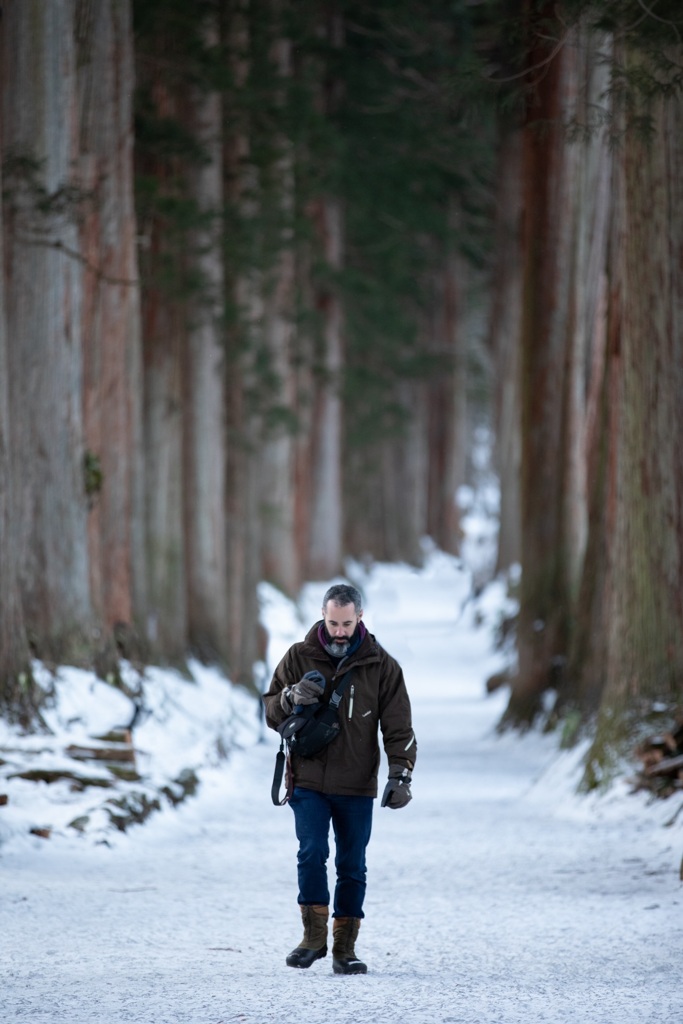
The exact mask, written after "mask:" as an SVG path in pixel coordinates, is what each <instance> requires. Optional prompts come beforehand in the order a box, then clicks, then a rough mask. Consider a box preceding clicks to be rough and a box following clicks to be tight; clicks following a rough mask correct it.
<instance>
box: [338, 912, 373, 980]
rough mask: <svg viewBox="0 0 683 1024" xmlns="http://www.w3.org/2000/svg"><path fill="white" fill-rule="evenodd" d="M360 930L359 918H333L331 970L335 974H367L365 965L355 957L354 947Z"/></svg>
mask: <svg viewBox="0 0 683 1024" xmlns="http://www.w3.org/2000/svg"><path fill="white" fill-rule="evenodd" d="M359 928H360V918H359V917H335V919H334V924H333V925H332V934H333V936H334V943H333V945H332V970H333V971H334V973H335V974H367V973H368V968H367V964H364V963H363V961H362V960H359V959H358V957H357V956H356V951H355V949H354V946H355V944H356V939H357V938H358V929H359Z"/></svg>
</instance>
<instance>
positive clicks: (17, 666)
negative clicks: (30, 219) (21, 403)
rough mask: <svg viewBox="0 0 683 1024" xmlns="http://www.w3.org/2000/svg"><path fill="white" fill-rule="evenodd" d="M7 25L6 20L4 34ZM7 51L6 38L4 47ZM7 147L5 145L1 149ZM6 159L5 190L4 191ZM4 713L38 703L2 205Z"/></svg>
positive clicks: (26, 712) (0, 693) (0, 622)
mask: <svg viewBox="0 0 683 1024" xmlns="http://www.w3.org/2000/svg"><path fill="white" fill-rule="evenodd" d="M1 34H2V26H1V25H0V39H1ZM2 52H3V49H2V44H1V42H0V53H2ZM1 152H2V147H1V146H0V153H1ZM1 186H2V162H1V161H0V194H1V191H2V188H1ZM0 268H1V269H2V270H3V272H2V273H0V480H1V481H2V482H3V483H2V486H0V580H1V581H2V585H0V713H2V714H6V715H7V716H8V717H10V718H14V717H15V716H16V717H19V718H20V719H22V718H23V719H26V718H30V716H31V713H32V711H33V707H34V704H35V699H36V696H37V695H36V694H35V693H34V692H33V685H32V681H31V674H30V671H29V649H28V643H27V637H26V630H25V627H24V616H23V609H22V603H21V591H20V588H19V574H18V571H17V562H16V554H17V551H18V542H17V537H16V532H17V526H18V523H19V520H18V517H17V516H16V515H14V514H13V504H12V502H13V486H12V474H11V446H12V435H11V432H10V418H9V380H8V373H7V368H8V352H7V329H6V322H5V280H4V259H3V217H2V206H1V205H0Z"/></svg>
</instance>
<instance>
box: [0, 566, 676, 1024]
mask: <svg viewBox="0 0 683 1024" xmlns="http://www.w3.org/2000/svg"><path fill="white" fill-rule="evenodd" d="M349 575H350V576H351V577H352V578H353V581H354V582H356V583H357V584H359V585H360V586H361V588H362V589H363V591H364V594H365V599H366V601H365V603H366V621H367V624H368V626H369V628H370V629H371V630H372V631H373V632H374V633H375V634H376V635H377V637H378V639H379V640H380V641H381V642H382V643H383V644H384V646H385V647H386V648H387V649H388V650H389V651H390V652H391V653H393V654H394V655H395V656H396V657H398V658H399V659H400V660H401V662H402V664H403V666H404V670H405V673H406V678H407V681H408V685H409V689H410V692H411V696H412V700H413V706H414V715H415V728H416V733H417V737H418V743H419V754H418V764H417V767H416V771H415V781H414V786H413V791H414V799H413V801H412V803H411V804H410V805H409V806H408V807H407V808H405V809H404V810H401V811H398V812H396V811H391V810H388V809H385V810H382V809H380V808H379V806H376V809H375V818H374V826H373V829H374V831H373V837H372V840H371V843H370V848H369V877H368V896H367V901H366V908H365V909H366V918H365V920H364V922H363V926H362V928H361V933H360V938H359V942H358V944H357V950H358V952H359V953H360V954H361V955H362V956H363V957H364V958H365V959H366V960H367V962H368V966H369V972H368V974H367V975H366V976H356V977H350V978H340V977H338V976H336V975H334V974H333V973H332V971H331V962H330V959H329V958H327V959H324V960H321V961H318V962H317V963H316V964H314V966H313V967H312V968H310V970H308V971H295V970H292V969H290V968H288V967H286V966H285V962H284V958H285V955H286V954H287V952H289V950H290V949H291V948H292V947H293V946H295V945H296V944H297V943H298V941H299V939H300V935H301V932H300V925H299V915H298V910H297V906H296V870H295V857H296V843H295V839H294V830H293V820H292V814H291V811H290V810H289V808H287V807H281V808H276V807H273V805H272V804H271V802H270V784H271V778H272V770H273V763H274V756H275V753H276V750H277V742H276V737H275V736H274V734H268V735H267V736H266V737H265V738H264V741H263V742H260V743H259V742H255V740H256V738H257V737H258V735H259V727H258V720H257V716H256V711H255V705H254V703H253V702H252V703H251V704H249V702H248V701H247V698H246V697H243V696H240V695H239V693H238V691H236V690H234V689H233V688H230V687H229V686H228V685H227V684H226V683H225V682H220V681H218V680H217V679H216V676H215V674H213V673H211V672H209V671H208V670H204V671H202V670H201V668H200V667H198V666H193V676H194V682H193V683H187V682H181V681H180V680H179V678H177V677H175V676H173V674H167V673H161V672H159V670H156V671H155V672H154V673H152V680H151V682H150V688H149V694H150V696H149V697H148V698H147V704H148V705H149V706H148V707H147V711H148V716H147V720H146V721H145V722H143V724H142V726H141V728H140V734H139V735H138V733H137V732H136V745H138V746H140V748H141V749H144V750H146V751H147V754H146V756H147V758H148V763H147V764H146V765H145V766H144V769H145V773H146V777H148V778H152V777H157V778H158V780H160V779H162V778H163V777H172V776H173V775H174V774H175V773H177V772H178V770H179V769H180V768H181V767H183V766H186V765H188V764H195V765H197V766H199V767H201V773H200V774H201V779H202V785H201V787H200V789H199V792H198V795H197V797H196V798H195V799H190V800H188V801H186V802H185V803H183V804H182V805H181V806H180V807H178V808H177V809H176V810H170V809H169V808H165V809H164V810H163V811H162V812H161V813H159V814H156V815H155V816H153V817H152V818H150V819H149V821H148V823H147V824H146V825H145V826H144V827H138V828H133V829H131V830H129V831H128V832H127V833H125V834H123V833H118V832H112V830H111V829H109V830H104V828H102V830H101V831H98V830H97V828H96V829H94V830H91V831H86V832H85V833H84V834H82V835H79V834H77V833H75V832H74V830H73V829H69V828H68V827H67V825H68V820H70V817H69V815H70V814H71V813H72V810H73V808H70V809H68V811H65V810H64V808H63V807H61V805H60V804H59V801H57V800H56V798H55V800H54V802H49V801H47V800H46V797H45V796H40V797H35V799H39V800H40V801H42V803H40V804H39V806H38V807H37V809H36V807H33V808H30V807H29V806H28V803H26V802H25V803H24V804H22V805H21V807H18V806H17V807H16V808H14V809H13V806H12V804H13V803H16V802H17V801H19V797H18V796H17V798H16V801H12V803H11V804H10V805H9V806H8V807H6V808H0V842H2V840H4V844H3V845H0V872H2V876H3V886H2V901H1V906H2V911H1V914H2V919H1V920H0V935H1V936H2V939H1V940H0V941H1V946H0V948H1V950H2V954H1V958H0V963H1V965H2V966H1V968H0V970H1V971H2V983H1V987H0V1024H8V1022H14V1021H23V1020H26V1021H31V1024H58V1022H59V1024H61V1022H64V1024H124V1022H125V1024H138V1022H139V1024H229V1022H244V1024H270V1022H273V1024H288V1022H292V1024H293V1022H297V1024H298V1022H300V1021H305V1022H307V1024H332V1022H334V1024H351V1022H355V1024H366V1022H367V1024H403V1022H410V1024H570V1022H571V1024H646V1022H650V1021H655V1020H658V1021H659V1020H662V1021H668V1022H670V1024H678V1022H679V1021H681V1020H683V998H682V995H681V983H680V951H681V940H682V938H683V915H682V913H681V907H682V905H683V891H682V889H681V884H680V882H679V879H678V865H679V862H680V857H681V852H682V847H683V843H682V842H681V838H682V836H681V822H680V818H679V820H678V823H677V824H675V825H673V826H671V827H669V828H666V827H664V822H665V821H666V819H669V818H671V817H673V815H674V812H675V811H676V810H677V807H676V806H674V805H673V804H672V803H671V801H668V802H662V803H657V804H647V802H646V801H645V799H644V798H642V797H641V796H638V797H633V796H628V794H627V787H626V784H625V783H624V784H622V785H621V786H616V787H615V788H614V789H613V790H612V791H611V792H610V793H609V794H608V795H607V796H606V797H602V798H599V797H592V798H591V799H590V800H585V799H579V798H577V797H576V796H575V795H574V793H573V787H574V786H575V784H576V779H577V772H578V768H579V765H578V759H579V755H580V751H579V752H576V751H573V752H571V753H568V754H562V755H559V754H558V753H557V751H556V749H555V742H556V741H555V740H554V739H553V738H551V737H540V736H528V737H526V738H524V739H523V740H519V739H518V738H516V737H515V736H513V735H505V736H503V737H500V736H498V735H497V734H496V733H495V728H494V727H495V723H496V721H497V719H498V718H499V716H500V714H501V712H502V710H503V707H504V703H505V694H504V693H502V692H500V693H498V694H495V695H493V696H492V697H485V696H484V686H483V683H484V680H485V679H486V677H487V676H488V675H489V674H490V673H491V672H493V671H495V670H496V669H498V668H499V667H500V656H499V655H496V654H494V653H492V650H491V631H492V627H493V625H494V623H495V618H496V616H497V615H498V614H500V609H501V607H502V604H503V601H504V595H503V594H502V592H501V590H500V588H498V589H497V590H496V589H490V590H489V591H487V593H486V594H485V595H484V599H483V601H481V602H477V603H475V602H473V601H472V600H471V593H470V590H471V584H470V577H469V575H468V573H467V572H465V570H464V569H463V568H462V566H461V565H460V563H459V562H458V560H457V559H453V558H450V557H448V556H446V555H443V554H440V553H439V552H432V553H431V554H430V556H429V557H428V559H427V563H426V567H425V568H424V569H423V570H421V571H416V570H412V569H410V568H408V567H406V566H375V567H374V568H372V569H370V570H368V571H365V570H363V569H362V568H361V567H360V566H357V565H353V566H349ZM325 586H326V584H315V585H314V584H310V585H308V586H306V587H305V588H304V589H303V591H302V594H301V600H300V602H299V604H298V607H294V606H293V605H292V604H291V603H290V602H288V601H286V600H285V599H284V598H283V597H282V596H281V595H279V594H278V593H277V592H276V591H275V590H273V589H272V588H270V587H268V586H266V585H264V586H263V587H262V590H261V599H262V605H263V616H264V619H265V621H266V622H267V624H268V626H269V629H270V645H269V652H268V661H269V667H271V668H272V666H273V664H274V663H275V662H276V661H277V659H278V658H279V657H280V655H281V654H282V653H283V652H284V650H285V649H286V647H287V646H288V645H289V644H290V643H291V642H292V641H293V640H295V639H299V638H301V637H302V636H303V634H304V632H305V631H306V629H307V627H308V626H309V625H310V623H311V622H312V621H313V620H314V619H315V618H317V616H318V610H319V607H320V603H321V597H322V594H323V592H324V589H325ZM101 686H102V684H96V683H95V682H94V680H92V679H90V680H86V679H83V678H81V677H77V676H75V675H73V674H72V673H71V671H68V672H67V671H66V670H65V674H64V682H63V686H62V690H63V696H62V698H61V700H60V702H59V705H58V707H59V710H55V714H54V718H53V720H52V721H51V723H50V724H51V726H52V727H53V728H54V729H56V730H57V731H58V730H59V729H66V728H67V726H68V727H69V729H70V732H69V733H68V735H69V737H72V736H73V729H74V728H77V727H78V721H77V720H81V724H82V727H83V729H84V730H86V731H87V735H92V731H91V725H92V719H93V718H94V715H95V713H96V711H97V713H98V714H100V716H101V718H102V720H101V721H100V722H98V726H99V727H101V728H102V729H103V730H104V729H106V728H110V727H112V726H113V725H116V724H121V723H120V721H119V719H121V718H122V717H123V714H124V712H125V713H127V712H128V711H129V710H130V708H129V707H128V706H126V705H124V706H121V705H119V706H116V707H114V706H112V707H109V706H108V705H105V703H104V701H105V697H106V695H105V692H104V690H102V689H101ZM105 689H106V688H105ZM84 694H90V697H91V698H92V703H93V704H94V707H92V708H91V709H90V712H87V713H86V711H84V710H83V708H84V703H83V697H84ZM106 699H107V700H112V701H114V702H115V701H116V700H119V699H123V698H120V697H119V696H118V695H114V696H112V693H111V692H110V693H109V695H108V697H106ZM245 701H247V703H246V704H245V703H244V702H245ZM86 719H88V721H87V723H86ZM74 720H76V721H74ZM230 721H232V722H233V723H234V722H237V723H238V725H237V727H235V726H234V725H233V726H231V727H230V726H229V724H228V723H229V722H230ZM209 723H211V725H212V730H211V731H210V735H211V736H212V737H213V738H212V740H211V744H207V735H209V730H208V725H209ZM221 724H222V725H223V726H225V728H229V727H230V728H232V729H233V732H234V735H233V740H234V741H235V742H236V743H237V746H238V748H239V749H236V750H235V751H234V752H233V753H232V754H231V756H230V757H229V759H228V760H227V761H225V760H223V761H221V760H220V758H219V757H218V756H217V754H216V756H211V754H210V749H211V747H212V745H214V738H215V736H216V735H217V734H219V733H220V732H221ZM145 730H146V732H145ZM65 735H66V734H65ZM15 738H16V737H15ZM143 739H144V742H143ZM22 742H26V743H28V742H29V741H28V740H22ZM31 742H34V740H32V741H31ZM6 743H7V738H6V737H5V738H3V740H2V744H1V745H3V746H4V745H6ZM4 756H6V755H4ZM15 756H18V755H15ZM155 773H156V776H155ZM25 785H26V786H28V785H30V784H28V783H26V784H25ZM36 789H38V790H39V789H40V787H35V786H34V790H33V792H35V791H36ZM44 789H45V790H46V791H48V790H49V787H44ZM63 796H64V794H62V797H63ZM22 799H23V800H24V801H29V797H28V796H27V795H26V791H25V790H22ZM74 799H77V800H78V801H79V802H81V803H82V794H81V795H75V796H74ZM19 802H20V801H19ZM79 807H80V803H79ZM30 813H34V814H36V815H37V816H38V817H39V818H40V820H41V821H43V822H44V823H46V824H48V823H50V821H51V822H52V824H53V826H54V828H55V832H53V837H52V838H51V839H49V840H45V839H40V838H38V837H35V836H29V835H27V834H26V830H25V829H23V830H22V829H20V828H19V823H18V819H17V817H16V816H17V815H19V817H20V818H21V819H22V821H23V822H24V823H25V822H26V821H28V820H29V816H30ZM3 815H4V817H3ZM8 815H9V817H8ZM11 815H14V816H15V817H14V818H12V817H11ZM48 815H52V818H51V819H48ZM3 822H4V824H3ZM8 822H9V824H8ZM103 838H104V839H106V842H107V845H103V844H102V842H101V840H102V839H103Z"/></svg>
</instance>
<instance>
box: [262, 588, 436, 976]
mask: <svg viewBox="0 0 683 1024" xmlns="http://www.w3.org/2000/svg"><path fill="white" fill-rule="evenodd" d="M322 615H323V617H322V620H321V621H319V622H316V623H315V625H314V626H313V627H312V628H311V629H310V631H309V633H308V635H307V636H306V639H305V640H303V641H302V642H300V643H296V644H293V645H292V647H290V649H289V650H288V651H287V653H286V654H285V656H284V658H283V659H282V661H281V662H280V664H279V665H278V666H277V668H276V670H275V674H274V676H273V679H272V682H271V684H270V688H269V690H268V692H267V693H266V694H265V695H264V698H263V700H264V704H265V709H266V722H267V723H268V725H269V726H270V727H271V728H272V729H277V727H278V725H280V724H281V723H282V722H283V721H284V720H285V718H287V717H288V716H289V715H290V714H291V713H292V711H293V710H294V708H295V707H297V705H306V704H312V703H315V702H316V701H319V700H322V701H324V702H326V701H328V700H329V698H330V696H331V694H332V691H333V690H334V689H335V684H337V685H338V684H339V681H340V680H341V679H342V678H343V677H345V676H346V675H347V673H350V675H349V677H348V679H347V680H346V685H345V687H344V692H343V698H342V702H341V705H340V708H339V724H340V731H339V735H338V736H337V737H336V738H335V739H334V740H333V741H332V742H331V743H330V744H329V746H327V747H325V748H324V749H323V750H322V751H321V752H320V753H319V754H317V755H315V756H314V757H300V756H298V755H297V754H295V753H292V754H291V755H290V765H289V771H290V775H291V783H292V784H293V789H292V791H291V796H290V799H289V803H290V805H291V807H292V810H293V811H294V821H295V825H296V835H297V839H298V841H299V852H298V856H297V862H298V881H299V906H300V908H301V916H302V919H303V925H304V937H303V939H302V941H301V943H300V945H298V946H297V947H296V949H294V950H292V952H291V953H290V954H289V956H288V957H287V964H288V966H290V967H310V966H311V964H312V963H314V962H315V961H316V960H318V959H320V958H321V957H324V956H326V955H327V923H328V915H329V904H330V893H329V888H328V880H327V859H328V856H329V832H330V822H331V823H332V828H333V832H334V838H335V844H336V856H335V866H336V873H337V877H336V885H335V890H334V903H333V917H334V921H333V940H334V941H333V946H332V968H333V970H334V971H335V973H337V974H365V973H366V972H367V966H366V965H365V964H364V963H363V962H362V961H361V960H359V959H358V957H357V956H356V951H355V942H356V938H357V936H358V929H359V928H360V922H361V919H362V918H363V916H364V914H363V901H364V898H365V887H366V866H365V851H366V848H367V845H368V841H369V839H370V831H371V827H372V807H373V799H374V797H376V796H377V775H378V771H379V766H380V750H379V742H378V732H379V731H380V730H381V733H382V742H383V745H384V750H385V752H386V755H387V759H388V762H389V780H388V782H387V784H386V787H385V790H384V795H383V797H382V806H383V807H385V806H386V807H392V808H399V807H405V805H406V804H407V803H408V801H409V800H410V799H411V792H410V783H411V776H412V770H413V765H414V763H415V756H416V749H417V747H416V743H415V734H414V733H413V727H412V719H411V711H410V700H409V698H408V693H407V690H406V686H405V682H404V679H403V672H402V670H401V667H400V665H399V664H398V662H396V661H395V660H394V659H393V658H392V657H391V656H390V655H389V654H387V652H386V651H385V650H384V649H383V648H382V647H381V646H380V644H379V643H378V642H377V641H376V640H375V638H374V636H372V634H371V633H369V632H368V631H367V629H366V628H365V625H364V623H363V622H362V618H363V607H362V598H361V595H360V593H359V591H358V590H356V588H355V587H352V586H348V585H347V584H338V585H336V586H333V587H330V589H329V590H328V591H327V593H326V594H325V597H324V599H323V607H322Z"/></svg>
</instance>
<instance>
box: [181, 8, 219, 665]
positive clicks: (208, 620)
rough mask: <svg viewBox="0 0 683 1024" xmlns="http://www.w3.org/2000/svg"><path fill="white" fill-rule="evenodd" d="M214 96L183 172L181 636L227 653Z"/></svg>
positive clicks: (208, 97)
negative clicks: (191, 288) (184, 627)
mask: <svg viewBox="0 0 683 1024" xmlns="http://www.w3.org/2000/svg"><path fill="white" fill-rule="evenodd" d="M205 41H206V44H207V46H210V47H215V46H216V44H217V43H218V26H217V25H215V24H213V23H212V22H207V23H206V26H205ZM222 116H223V115H222V104H221V100H220V97H219V95H218V94H217V93H216V92H215V91H211V92H207V91H206V90H205V89H203V88H200V87H195V88H194V89H193V90H192V94H191V97H190V109H189V125H188V128H189V131H190V132H191V133H192V135H193V136H194V138H195V139H196V141H197V143H198V144H199V146H200V147H201V150H202V153H203V155H204V159H203V160H202V162H201V163H200V164H199V165H197V166H194V167H193V168H192V169H191V171H190V174H189V195H190V198H191V199H192V200H193V201H194V203H195V204H196V207H197V212H198V214H199V216H200V217H203V218H204V219H205V226H203V227H198V228H197V229H195V230H194V231H193V232H192V234H191V239H190V252H189V254H188V259H189V261H190V272H191V273H193V274H194V276H196V278H197V279H198V281H199V288H200V291H199V298H198V299H197V300H195V301H194V302H193V303H191V308H190V314H189V326H188V332H187V350H186V353H185V359H184V365H183V385H184V386H183V407H184V428H185V429H184V473H183V490H184V517H185V542H186V559H187V562H186V574H187V588H188V594H187V609H188V628H189V641H190V645H191V647H192V648H193V649H194V650H195V651H196V652H197V653H198V654H199V655H200V656H202V657H204V658H208V659H212V658H213V659H215V658H216V657H219V658H220V659H222V660H223V661H225V660H226V659H227V656H228V641H227V618H228V595H227V551H226V543H227V537H226V530H225V480H226V477H225V473H226V422H225V375H226V368H225V350H224V344H223V341H224V339H223V332H222V324H223V315H222V313H223V298H224V273H223V253H222V237H223V233H222V230H221V227H222V222H221V215H222V210H223V133H222Z"/></svg>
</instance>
